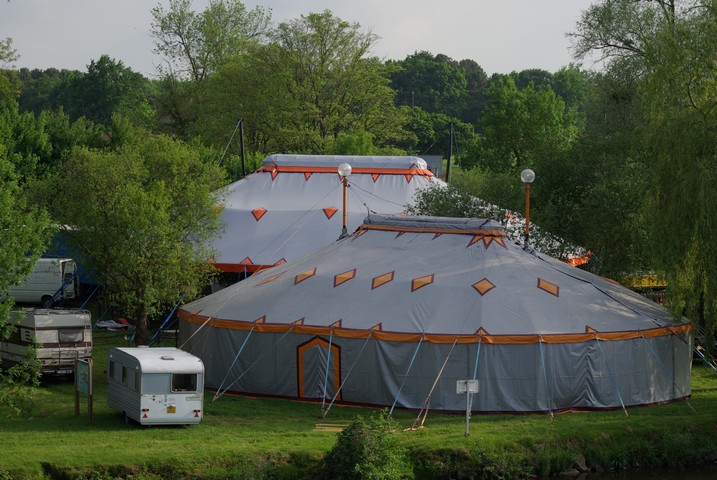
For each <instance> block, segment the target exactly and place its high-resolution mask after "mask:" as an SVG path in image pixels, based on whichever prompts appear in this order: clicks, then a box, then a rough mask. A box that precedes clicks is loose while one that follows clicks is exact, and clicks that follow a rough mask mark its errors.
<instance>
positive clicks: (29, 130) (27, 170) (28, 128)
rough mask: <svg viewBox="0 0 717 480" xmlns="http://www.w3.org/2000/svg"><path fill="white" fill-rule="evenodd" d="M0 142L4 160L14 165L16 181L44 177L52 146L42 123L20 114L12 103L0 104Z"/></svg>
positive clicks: (36, 118)
mask: <svg viewBox="0 0 717 480" xmlns="http://www.w3.org/2000/svg"><path fill="white" fill-rule="evenodd" d="M0 139H2V141H3V148H4V150H5V153H4V156H5V158H6V159H7V160H8V161H10V162H11V163H12V164H13V170H14V171H15V173H16V174H17V176H18V181H19V182H20V183H21V184H24V183H25V182H26V181H27V179H29V178H33V177H36V176H42V175H44V174H45V173H47V162H46V160H47V159H48V158H49V157H50V156H51V154H52V145H51V144H50V141H49V137H48V136H47V133H46V132H45V125H44V119H43V118H39V117H36V116H35V115H34V114H33V113H30V112H25V113H20V112H19V111H18V109H17V103H16V102H15V101H14V100H13V101H11V102H8V103H7V104H6V105H2V104H1V103H0Z"/></svg>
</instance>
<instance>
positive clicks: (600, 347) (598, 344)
mask: <svg viewBox="0 0 717 480" xmlns="http://www.w3.org/2000/svg"><path fill="white" fill-rule="evenodd" d="M595 342H596V343H597V346H598V350H600V356H601V357H602V358H605V354H604V353H603V351H602V345H600V340H598V338H597V337H595ZM605 367H606V368H607V373H608V374H609V375H610V381H612V384H613V386H614V387H615V391H616V392H617V398H618V400H620V405H621V406H622V410H623V411H624V412H625V416H627V410H626V409H625V404H624V403H623V401H622V395H620V387H618V385H617V379H615V376H614V375H613V374H612V371H611V370H610V365H608V363H607V361H605Z"/></svg>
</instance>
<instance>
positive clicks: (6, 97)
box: [0, 38, 19, 103]
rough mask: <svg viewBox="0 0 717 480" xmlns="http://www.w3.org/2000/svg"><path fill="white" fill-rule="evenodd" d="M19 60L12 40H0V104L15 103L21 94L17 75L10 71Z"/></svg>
mask: <svg viewBox="0 0 717 480" xmlns="http://www.w3.org/2000/svg"><path fill="white" fill-rule="evenodd" d="M17 59H18V55H17V50H15V49H14V48H12V38H6V39H5V40H0V103H3V102H8V101H13V100H15V99H16V98H17V96H18V94H19V82H18V78H17V75H16V74H15V72H13V71H10V70H9V69H8V68H9V67H10V65H11V64H12V63H13V62H14V61H15V60H17Z"/></svg>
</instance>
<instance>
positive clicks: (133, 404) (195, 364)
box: [107, 347, 204, 425]
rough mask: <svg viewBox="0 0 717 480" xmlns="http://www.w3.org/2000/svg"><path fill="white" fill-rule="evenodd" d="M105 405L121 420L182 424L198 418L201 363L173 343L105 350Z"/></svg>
mask: <svg viewBox="0 0 717 480" xmlns="http://www.w3.org/2000/svg"><path fill="white" fill-rule="evenodd" d="M108 357H109V358H108V360H109V361H108V369H107V405H108V406H109V407H110V408H112V409H113V410H115V411H117V412H120V413H122V414H123V415H124V417H125V421H129V420H134V421H136V422H138V423H140V424H141V425H186V424H194V423H199V422H201V421H202V417H203V401H204V364H203V363H202V361H201V359H199V357H196V356H194V355H192V354H191V353H187V352H185V351H183V350H180V349H178V348H174V347H155V348H150V347H135V348H132V347H127V348H121V347H116V348H112V349H110V351H109V352H108Z"/></svg>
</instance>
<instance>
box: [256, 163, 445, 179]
mask: <svg viewBox="0 0 717 480" xmlns="http://www.w3.org/2000/svg"><path fill="white" fill-rule="evenodd" d="M257 172H270V173H272V174H274V173H276V172H279V173H303V174H306V173H335V174H336V175H338V174H339V171H338V167H310V166H305V167H301V166H297V167H287V166H283V167H282V166H280V165H275V166H266V165H265V166H263V167H261V168H259V170H257ZM356 173H366V174H370V175H421V176H424V177H432V176H433V172H431V171H430V170H422V169H418V168H354V169H352V170H351V175H354V174H356ZM375 180H376V178H374V181H375Z"/></svg>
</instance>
